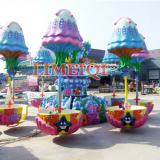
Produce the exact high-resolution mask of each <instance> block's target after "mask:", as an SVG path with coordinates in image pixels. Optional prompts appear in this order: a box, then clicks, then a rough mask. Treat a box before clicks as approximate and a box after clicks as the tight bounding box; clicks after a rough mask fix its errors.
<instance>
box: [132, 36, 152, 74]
mask: <svg viewBox="0 0 160 160" xmlns="http://www.w3.org/2000/svg"><path fill="white" fill-rule="evenodd" d="M140 36H141V39H142V45H143V48H144V49H143V50H142V51H140V52H136V53H134V54H132V59H131V63H132V65H134V67H135V71H136V72H139V71H140V66H141V62H142V61H144V60H146V59H148V58H149V57H150V55H149V51H148V50H147V47H146V44H145V41H144V39H145V37H143V36H142V35H141V34H140Z"/></svg>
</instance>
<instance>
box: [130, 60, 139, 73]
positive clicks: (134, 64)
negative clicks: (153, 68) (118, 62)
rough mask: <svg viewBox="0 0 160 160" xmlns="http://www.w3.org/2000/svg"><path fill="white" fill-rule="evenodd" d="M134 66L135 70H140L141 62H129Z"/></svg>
mask: <svg viewBox="0 0 160 160" xmlns="http://www.w3.org/2000/svg"><path fill="white" fill-rule="evenodd" d="M131 64H132V66H134V68H135V71H136V72H140V67H141V63H140V62H139V63H131Z"/></svg>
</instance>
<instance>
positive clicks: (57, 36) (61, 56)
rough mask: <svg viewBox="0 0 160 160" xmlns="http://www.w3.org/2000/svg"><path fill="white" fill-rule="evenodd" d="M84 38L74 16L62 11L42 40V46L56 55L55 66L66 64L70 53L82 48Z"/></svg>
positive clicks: (57, 14) (64, 10)
mask: <svg viewBox="0 0 160 160" xmlns="http://www.w3.org/2000/svg"><path fill="white" fill-rule="evenodd" d="M82 41H83V39H82V37H81V36H80V33H79V31H78V27H77V23H76V20H75V18H74V16H73V14H72V13H71V12H70V11H68V10H66V9H61V10H59V11H58V12H57V13H56V17H55V19H54V21H53V22H51V23H50V26H49V28H48V30H47V33H46V34H45V35H44V36H43V38H42V45H43V46H44V47H45V48H48V49H50V50H51V51H52V52H54V53H55V64H56V65H58V66H60V65H61V64H62V63H65V59H66V58H67V57H68V56H69V53H70V52H72V51H75V50H80V49H81V48H82Z"/></svg>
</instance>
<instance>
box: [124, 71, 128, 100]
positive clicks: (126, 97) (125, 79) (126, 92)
mask: <svg viewBox="0 0 160 160" xmlns="http://www.w3.org/2000/svg"><path fill="white" fill-rule="evenodd" d="M124 81H125V101H126V102H127V101H128V84H127V72H126V71H125V72H124Z"/></svg>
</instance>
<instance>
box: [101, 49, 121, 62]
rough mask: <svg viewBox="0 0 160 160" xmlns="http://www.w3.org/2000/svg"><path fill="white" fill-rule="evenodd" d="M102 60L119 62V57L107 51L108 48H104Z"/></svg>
mask: <svg viewBox="0 0 160 160" xmlns="http://www.w3.org/2000/svg"><path fill="white" fill-rule="evenodd" d="M102 62H103V63H105V62H120V59H119V58H118V56H116V55H115V54H113V53H109V52H108V50H106V52H105V55H104V58H103V61H102Z"/></svg>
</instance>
